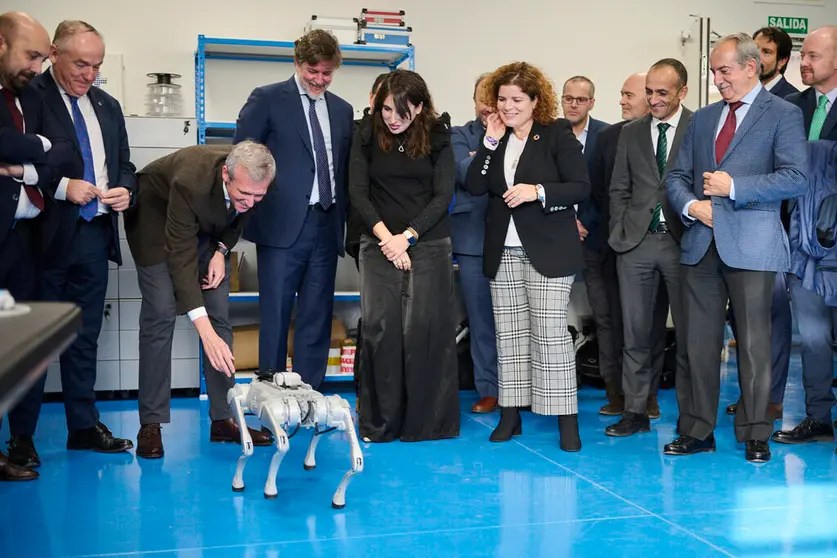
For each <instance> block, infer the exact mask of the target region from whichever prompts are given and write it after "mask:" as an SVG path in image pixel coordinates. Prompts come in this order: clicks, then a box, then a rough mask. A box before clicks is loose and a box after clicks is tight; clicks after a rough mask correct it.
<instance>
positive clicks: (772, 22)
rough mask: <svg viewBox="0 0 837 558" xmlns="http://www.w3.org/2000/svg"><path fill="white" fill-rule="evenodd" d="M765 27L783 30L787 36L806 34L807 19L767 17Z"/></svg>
mask: <svg viewBox="0 0 837 558" xmlns="http://www.w3.org/2000/svg"><path fill="white" fill-rule="evenodd" d="M767 25H769V26H771V27H778V28H779V29H784V30H785V31H786V32H787V33H788V34H789V35H807V34H808V18H807V17H779V16H769V17H768V18H767Z"/></svg>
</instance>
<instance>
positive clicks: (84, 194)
mask: <svg viewBox="0 0 837 558" xmlns="http://www.w3.org/2000/svg"><path fill="white" fill-rule="evenodd" d="M93 198H99V200H100V201H101V202H102V203H103V204H105V205H107V206H110V208H111V209H112V210H114V211H117V212H122V211H125V210H126V209H128V206H129V205H130V204H131V192H129V191H128V189H127V188H123V187H121V186H120V187H117V188H108V190H107V191H106V192H102V190H100V189H99V188H97V187H96V186H94V185H93V184H91V183H89V182H87V181H86V180H70V181H69V183H68V184H67V201H70V202H73V203H75V204H78V205H86V204H88V203H89V202H90V201H91V200H92V199H93Z"/></svg>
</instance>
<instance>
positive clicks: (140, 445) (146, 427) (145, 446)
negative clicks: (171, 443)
mask: <svg viewBox="0 0 837 558" xmlns="http://www.w3.org/2000/svg"><path fill="white" fill-rule="evenodd" d="M161 430H162V428H161V427H160V425H159V424H143V425H142V426H141V427H140V430H139V433H138V434H137V457H144V458H146V459H159V458H161V457H163V434H162V432H161Z"/></svg>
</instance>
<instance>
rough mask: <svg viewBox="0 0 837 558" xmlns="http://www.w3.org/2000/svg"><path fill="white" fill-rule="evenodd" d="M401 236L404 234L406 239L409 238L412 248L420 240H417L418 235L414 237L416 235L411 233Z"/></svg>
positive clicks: (405, 232)
mask: <svg viewBox="0 0 837 558" xmlns="http://www.w3.org/2000/svg"><path fill="white" fill-rule="evenodd" d="M401 234H403V235H404V236H405V237H407V242H409V243H410V246H415V244H416V241H417V240H418V239H417V238H416V235H414V234H413V233H411V232H410V231H404V232H403V233H401Z"/></svg>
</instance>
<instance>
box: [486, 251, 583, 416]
mask: <svg viewBox="0 0 837 558" xmlns="http://www.w3.org/2000/svg"><path fill="white" fill-rule="evenodd" d="M572 285H573V276H572V275H571V276H568V277H554V278H553V277H544V276H543V275H541V274H540V273H538V272H537V271H536V270H535V268H534V267H533V266H532V264H531V263H530V262H529V258H528V256H527V255H526V251H525V250H524V249H523V248H518V247H507V248H505V249H504V250H503V256H502V259H501V260H500V267H499V269H498V270H497V275H496V276H495V278H494V279H492V280H491V300H492V302H493V304H494V321H495V325H496V328H497V364H498V367H497V372H498V378H499V387H500V401H499V403H500V406H501V407H528V406H530V405H531V407H532V411H533V412H535V413H537V414H539V415H573V414H577V413H578V397H577V393H576V389H577V384H576V375H575V349H574V347H573V342H572V338H571V337H570V333H569V331H568V330H567V305H568V304H569V301H570V290H571V289H572Z"/></svg>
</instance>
